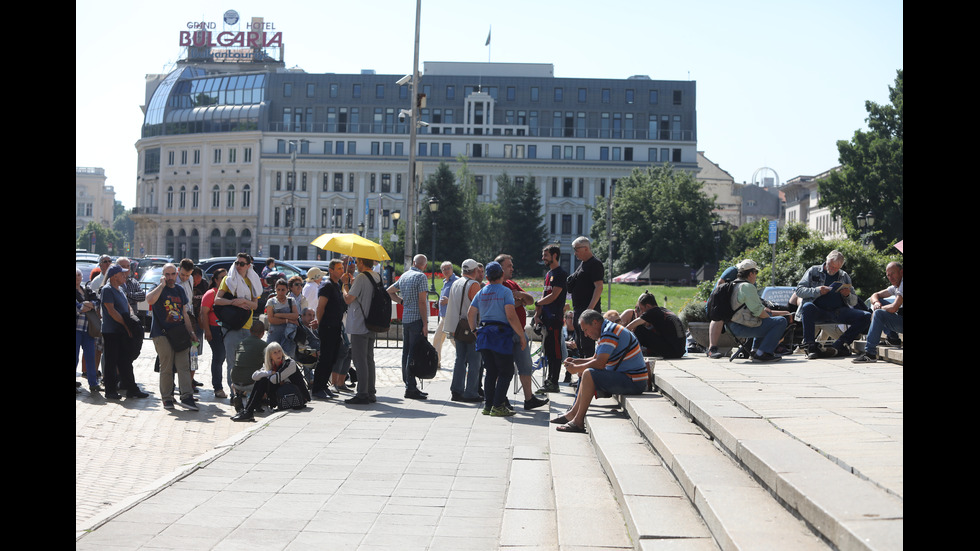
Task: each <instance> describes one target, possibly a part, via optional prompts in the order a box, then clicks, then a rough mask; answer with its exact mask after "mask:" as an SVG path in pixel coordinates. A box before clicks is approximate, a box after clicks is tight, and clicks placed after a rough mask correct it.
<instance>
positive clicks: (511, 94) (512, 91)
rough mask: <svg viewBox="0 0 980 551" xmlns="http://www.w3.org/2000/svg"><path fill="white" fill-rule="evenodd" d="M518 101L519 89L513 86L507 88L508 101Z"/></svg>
mask: <svg viewBox="0 0 980 551" xmlns="http://www.w3.org/2000/svg"><path fill="white" fill-rule="evenodd" d="M515 99H517V88H514V87H513V86H508V87H507V101H514V100H515Z"/></svg>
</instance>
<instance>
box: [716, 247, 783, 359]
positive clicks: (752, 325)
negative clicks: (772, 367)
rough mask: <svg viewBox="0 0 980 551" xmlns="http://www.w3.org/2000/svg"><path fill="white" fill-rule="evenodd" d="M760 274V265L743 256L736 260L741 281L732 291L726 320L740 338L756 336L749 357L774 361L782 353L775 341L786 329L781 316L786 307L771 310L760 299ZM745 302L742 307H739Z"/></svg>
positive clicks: (777, 341) (738, 279) (737, 279)
mask: <svg viewBox="0 0 980 551" xmlns="http://www.w3.org/2000/svg"><path fill="white" fill-rule="evenodd" d="M758 277H759V265H758V264H756V263H755V262H754V261H752V260H749V259H746V260H743V261H741V262H739V263H738V276H737V278H736V281H741V283H739V285H738V287H737V288H736V290H735V293H733V294H732V310H734V311H735V313H734V314H733V315H732V320H731V322H730V323H729V324H728V327H729V328H730V329H731V331H732V334H734V335H735V336H736V337H739V338H749V337H752V338H754V339H755V347H754V351H753V353H752V358H751V359H752V361H755V362H773V361H778V360H781V359H782V357H780V356H777V355H776V354H775V350H776V345H778V344H779V340H780V339H781V338H782V337H783V333H784V332H786V327H787V325H788V322H787V321H786V318H785V317H783V316H789V315H790V313H789V312H787V311H785V310H773V309H771V308H769V307H767V306H766V305H765V304H763V303H762V299H761V298H759V290H758V289H757V288H756V286H755V282H756V279H757V278H758ZM742 305H745V308H742Z"/></svg>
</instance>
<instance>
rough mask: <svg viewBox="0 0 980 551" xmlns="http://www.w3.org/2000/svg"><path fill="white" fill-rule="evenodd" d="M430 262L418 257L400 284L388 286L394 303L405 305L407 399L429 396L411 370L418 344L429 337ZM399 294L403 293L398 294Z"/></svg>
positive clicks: (404, 357) (403, 361)
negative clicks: (409, 367) (426, 273)
mask: <svg viewBox="0 0 980 551" xmlns="http://www.w3.org/2000/svg"><path fill="white" fill-rule="evenodd" d="M428 263H429V260H428V259H427V258H426V257H425V255H424V254H419V255H415V258H413V259H412V267H411V268H409V270H408V271H407V272H405V273H404V274H402V276H401V277H400V278H398V281H396V282H394V283H392V284H391V286H390V287H388V295H390V296H391V300H393V301H395V302H396V303H398V304H402V305H404V308H403V310H402V380H403V381H404V382H405V397H406V398H411V399H413V400H425V399H426V398H428V397H429V394H428V393H426V392H422V391H421V390H419V387H418V383H416V382H415V377H413V376H412V373H411V372H410V371H409V370H408V363H409V360H410V359H411V357H412V351H413V350H414V349H415V344H416V343H417V342H419V340H420V339H427V338H428V336H429V301H428V296H429V295H428V293H429V285H428V281H427V280H426V277H425V267H426V265H428ZM399 293H401V294H400V295H399Z"/></svg>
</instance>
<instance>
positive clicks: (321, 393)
mask: <svg viewBox="0 0 980 551" xmlns="http://www.w3.org/2000/svg"><path fill="white" fill-rule="evenodd" d="M333 396H334V395H333V393H332V392H330V391H329V390H327V389H323V390H318V391H316V392H314V393H313V397H314V398H316V399H317V400H329V399H330V398H333Z"/></svg>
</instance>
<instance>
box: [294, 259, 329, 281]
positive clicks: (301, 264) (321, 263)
mask: <svg viewBox="0 0 980 551" xmlns="http://www.w3.org/2000/svg"><path fill="white" fill-rule="evenodd" d="M286 262H289V263H290V264H292V265H293V266H296V267H297V268H299V269H300V270H302V272H303V279H304V280H305V279H306V273H307V272H309V271H310V268H313V267H314V266H315V267H317V268H320V269H321V270H323V273H327V270H328V269H329V268H330V261H329V260H287V261H286Z"/></svg>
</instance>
